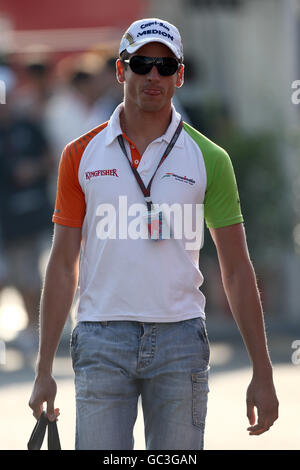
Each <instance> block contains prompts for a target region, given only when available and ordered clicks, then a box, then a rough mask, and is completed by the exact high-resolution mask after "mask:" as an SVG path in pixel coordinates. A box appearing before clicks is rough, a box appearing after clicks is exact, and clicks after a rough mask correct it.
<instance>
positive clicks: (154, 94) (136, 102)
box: [117, 42, 183, 112]
mask: <svg viewBox="0 0 300 470" xmlns="http://www.w3.org/2000/svg"><path fill="white" fill-rule="evenodd" d="M133 55H140V56H147V57H175V56H174V54H173V53H172V51H171V50H170V49H169V48H168V47H167V46H165V45H164V44H161V43H159V42H153V43H149V44H146V45H145V46H143V47H141V48H140V49H138V51H136V52H135V53H134V54H131V56H133ZM117 79H118V81H119V82H120V83H124V84H125V86H124V98H125V103H126V105H133V106H136V107H138V108H139V109H140V110H142V111H147V112H157V111H160V110H162V109H164V108H168V107H170V104H171V99H172V97H173V95H174V91H175V88H176V87H180V86H181V85H182V84H183V66H181V67H180V69H179V70H178V72H176V73H175V74H174V75H171V76H170V77H164V76H161V75H160V74H159V73H158V70H157V68H156V66H153V67H152V69H151V71H150V72H149V73H148V74H146V75H138V74H136V73H134V72H132V70H131V69H130V66H129V65H128V66H127V67H126V68H125V67H124V64H123V63H122V62H121V61H117Z"/></svg>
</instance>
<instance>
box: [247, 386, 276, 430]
mask: <svg viewBox="0 0 300 470" xmlns="http://www.w3.org/2000/svg"><path fill="white" fill-rule="evenodd" d="M278 405H279V403H278V400H277V396H276V392H275V387H274V384H273V380H272V379H258V378H255V377H253V378H252V380H251V382H250V385H249V387H248V390H247V417H248V420H249V423H250V425H251V426H250V427H249V428H247V430H248V431H250V432H249V434H250V436H258V435H259V434H262V433H264V432H266V431H268V430H269V429H270V427H271V426H272V425H273V423H274V421H276V419H277V418H278ZM254 407H256V408H257V423H256V424H255V422H256V417H255V411H254Z"/></svg>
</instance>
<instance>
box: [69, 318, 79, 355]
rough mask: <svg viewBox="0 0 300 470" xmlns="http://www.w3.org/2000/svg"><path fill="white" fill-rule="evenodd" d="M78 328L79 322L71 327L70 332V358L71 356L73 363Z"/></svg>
mask: <svg viewBox="0 0 300 470" xmlns="http://www.w3.org/2000/svg"><path fill="white" fill-rule="evenodd" d="M78 329H79V324H77V325H76V326H75V328H74V329H73V331H72V334H71V341H70V351H71V358H72V362H73V364H74V360H75V351H76V346H77V337H78Z"/></svg>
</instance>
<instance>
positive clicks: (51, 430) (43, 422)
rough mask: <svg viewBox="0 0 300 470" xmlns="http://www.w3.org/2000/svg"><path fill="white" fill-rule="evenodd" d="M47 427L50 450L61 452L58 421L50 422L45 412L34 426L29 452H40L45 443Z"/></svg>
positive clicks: (28, 446)
mask: <svg viewBox="0 0 300 470" xmlns="http://www.w3.org/2000/svg"><path fill="white" fill-rule="evenodd" d="M47 427H48V450H61V446H60V440H59V435H58V429H57V423H56V420H55V421H49V420H48V418H47V415H46V413H45V411H43V413H42V414H41V416H40V418H39V419H38V421H37V422H36V425H35V426H34V429H33V431H32V434H31V436H30V439H29V442H28V444H27V448H28V450H40V448H41V447H42V444H43V441H44V437H45V433H46V428H47Z"/></svg>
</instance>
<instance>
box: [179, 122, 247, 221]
mask: <svg viewBox="0 0 300 470" xmlns="http://www.w3.org/2000/svg"><path fill="white" fill-rule="evenodd" d="M184 129H185V130H186V132H187V133H188V134H189V135H190V137H191V138H192V139H193V140H194V141H195V142H196V143H197V145H198V146H199V148H200V150H201V153H202V155H203V159H204V163H205V168H206V176H207V182H206V192H205V198H204V217H205V221H206V225H207V227H208V228H219V227H226V226H228V225H233V224H238V223H241V222H243V216H242V213H241V206H240V200H239V194H238V188H237V183H236V179H235V174H234V170H233V166H232V163H231V160H230V158H229V155H228V154H227V152H226V151H225V150H224V149H222V148H221V147H219V146H218V145H216V144H215V143H214V142H212V141H211V140H209V139H208V138H207V137H205V136H204V135H202V134H201V133H200V132H198V131H197V130H196V129H194V128H192V127H191V126H189V125H188V124H186V123H184Z"/></svg>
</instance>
